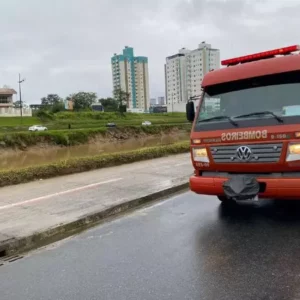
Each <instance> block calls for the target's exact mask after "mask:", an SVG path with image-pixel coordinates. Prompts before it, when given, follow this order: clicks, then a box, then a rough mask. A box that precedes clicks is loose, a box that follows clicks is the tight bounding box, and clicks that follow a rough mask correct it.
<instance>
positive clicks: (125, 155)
mask: <svg viewBox="0 0 300 300" xmlns="http://www.w3.org/2000/svg"><path fill="white" fill-rule="evenodd" d="M188 151H189V142H181V143H176V144H172V145H167V146H157V147H149V148H143V149H139V150H133V151H126V152H118V153H112V154H104V155H98V156H92V157H86V158H76V159H70V160H66V161H63V162H59V163H51V164H46V165H41V166H33V167H29V168H24V169H19V170H9V171H0V186H7V185H12V184H19V183H24V182H28V181H33V180H39V179H45V178H50V177H55V176H62V175H67V174H73V173H79V172H84V171H90V170H94V169H99V168H105V167H111V166H118V165H121V164H128V163H132V162H136V161H141V160H146V159H153V158H158V157H163V156H167V155H171V154H179V153H185V152H188Z"/></svg>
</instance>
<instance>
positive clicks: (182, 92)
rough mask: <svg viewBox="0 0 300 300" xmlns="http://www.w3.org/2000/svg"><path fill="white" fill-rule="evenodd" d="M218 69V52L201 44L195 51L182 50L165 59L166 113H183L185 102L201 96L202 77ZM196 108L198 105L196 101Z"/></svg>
mask: <svg viewBox="0 0 300 300" xmlns="http://www.w3.org/2000/svg"><path fill="white" fill-rule="evenodd" d="M219 68H220V50H218V49H213V48H212V47H211V45H210V44H207V43H205V42H202V43H201V44H200V45H199V46H198V48H197V49H195V50H188V49H185V48H182V49H180V50H179V52H178V53H177V54H175V55H172V56H169V57H167V58H166V64H165V93H166V104H167V107H168V112H185V106H186V103H187V100H188V99H189V98H190V97H193V96H198V95H200V94H201V82H202V80H203V77H204V75H205V74H206V73H207V72H209V71H211V70H213V69H214V70H216V69H219ZM195 104H196V106H197V105H198V103H197V101H196V103H195Z"/></svg>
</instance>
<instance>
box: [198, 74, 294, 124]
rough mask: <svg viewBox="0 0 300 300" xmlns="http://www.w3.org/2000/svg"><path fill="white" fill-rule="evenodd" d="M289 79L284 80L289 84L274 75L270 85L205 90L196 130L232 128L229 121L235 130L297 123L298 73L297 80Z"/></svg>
mask: <svg viewBox="0 0 300 300" xmlns="http://www.w3.org/2000/svg"><path fill="white" fill-rule="evenodd" d="M292 75H293V76H287V77H288V78H285V80H284V81H286V80H287V79H288V80H289V81H288V82H284V81H282V77H281V76H280V75H277V76H274V75H273V76H272V80H271V82H270V78H269V80H267V79H266V78H263V79H262V80H257V79H256V81H249V80H248V81H244V82H240V83H236V84H233V83H228V84H223V85H222V86H220V85H219V86H215V87H210V88H209V89H206V90H205V91H204V95H203V99H202V102H201V105H200V109H199V113H198V116H197V120H196V126H195V127H196V129H197V128H198V129H199V130H200V128H201V130H217V129H228V128H233V127H234V124H233V123H232V121H233V122H234V123H237V124H238V125H235V126H238V127H250V126H254V127H255V126H272V125H278V123H281V124H293V123H300V73H298V72H297V75H298V76H299V77H298V78H295V76H294V74H292ZM289 77H291V78H289ZM278 81H279V82H278ZM295 81H296V82H295ZM222 116H226V117H227V118H222ZM229 118H230V119H229ZM206 119H207V120H208V121H207V122H206Z"/></svg>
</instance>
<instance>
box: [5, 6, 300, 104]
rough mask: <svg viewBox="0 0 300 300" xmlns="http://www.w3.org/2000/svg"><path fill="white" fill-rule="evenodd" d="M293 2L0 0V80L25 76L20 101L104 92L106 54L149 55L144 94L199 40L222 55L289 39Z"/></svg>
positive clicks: (155, 91)
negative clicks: (168, 62)
mask: <svg viewBox="0 0 300 300" xmlns="http://www.w3.org/2000/svg"><path fill="white" fill-rule="evenodd" d="M299 8H300V1H298V0H297V1H296V0H282V1H281V0H277V1H276V0H261V1H259V0H249V1H248V0H227V1H226V0H210V1H209V0H162V1H159V0H152V1H145V0H131V1H129V0H128V1H124V0H86V1H83V0H52V1H44V0H26V1H24V0H2V1H1V3H0V10H1V11H5V14H2V15H1V18H0V32H1V47H0V64H1V68H0V85H3V84H8V85H10V86H12V87H14V88H16V87H17V84H16V82H17V76H18V72H21V73H22V75H23V76H24V77H26V82H25V83H24V84H23V90H24V98H25V101H28V102H30V103H39V101H40V98H41V97H43V96H44V95H46V94H47V93H58V94H60V95H61V96H67V95H68V94H69V93H72V92H76V91H79V90H85V91H95V92H97V93H98V95H99V96H100V97H102V96H103V97H106V96H110V95H111V90H112V83H111V70H110V57H111V56H112V55H113V53H116V52H117V53H119V52H121V51H122V49H123V47H124V46H125V45H129V46H132V47H134V49H135V53H136V55H145V56H148V57H149V72H150V88H151V96H159V95H163V94H164V73H163V64H164V62H165V57H166V56H168V55H171V54H174V53H176V52H177V50H178V49H180V48H182V47H187V48H195V47H197V45H198V44H199V43H200V42H201V41H203V40H205V41H206V42H209V43H211V44H212V45H213V46H214V47H217V48H220V49H221V57H222V58H228V57H231V56H236V55H243V54H246V53H250V52H253V51H260V50H267V49H271V48H274V47H281V46H284V45H289V44H294V43H297V42H298V41H297V40H296V37H298V35H297V32H298V28H299V25H300V20H299V18H298V15H297V12H298V11H299Z"/></svg>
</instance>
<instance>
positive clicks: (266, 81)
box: [186, 45, 300, 203]
mask: <svg viewBox="0 0 300 300" xmlns="http://www.w3.org/2000/svg"><path fill="white" fill-rule="evenodd" d="M299 49H300V47H299V45H293V46H289V47H283V48H280V49H274V50H270V51H264V52H261V53H255V54H251V55H246V56H242V57H237V58H232V59H227V60H224V61H222V62H221V64H222V66H225V67H223V68H221V69H218V70H213V71H211V72H209V73H207V74H206V75H205V76H204V78H203V81H202V95H201V98H200V104H199V106H198V108H197V109H196V111H195V106H194V102H193V101H189V102H188V103H187V105H186V114H187V119H188V120H189V121H190V122H192V123H193V125H192V130H191V135H190V139H191V145H190V150H191V159H192V164H193V167H194V174H193V176H191V177H190V181H189V182H190V189H191V191H193V192H195V193H197V194H202V195H215V196H217V197H218V199H219V200H220V201H222V202H224V203H230V202H232V200H247V199H259V198H272V199H295V200H296V199H300V55H299Z"/></svg>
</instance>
